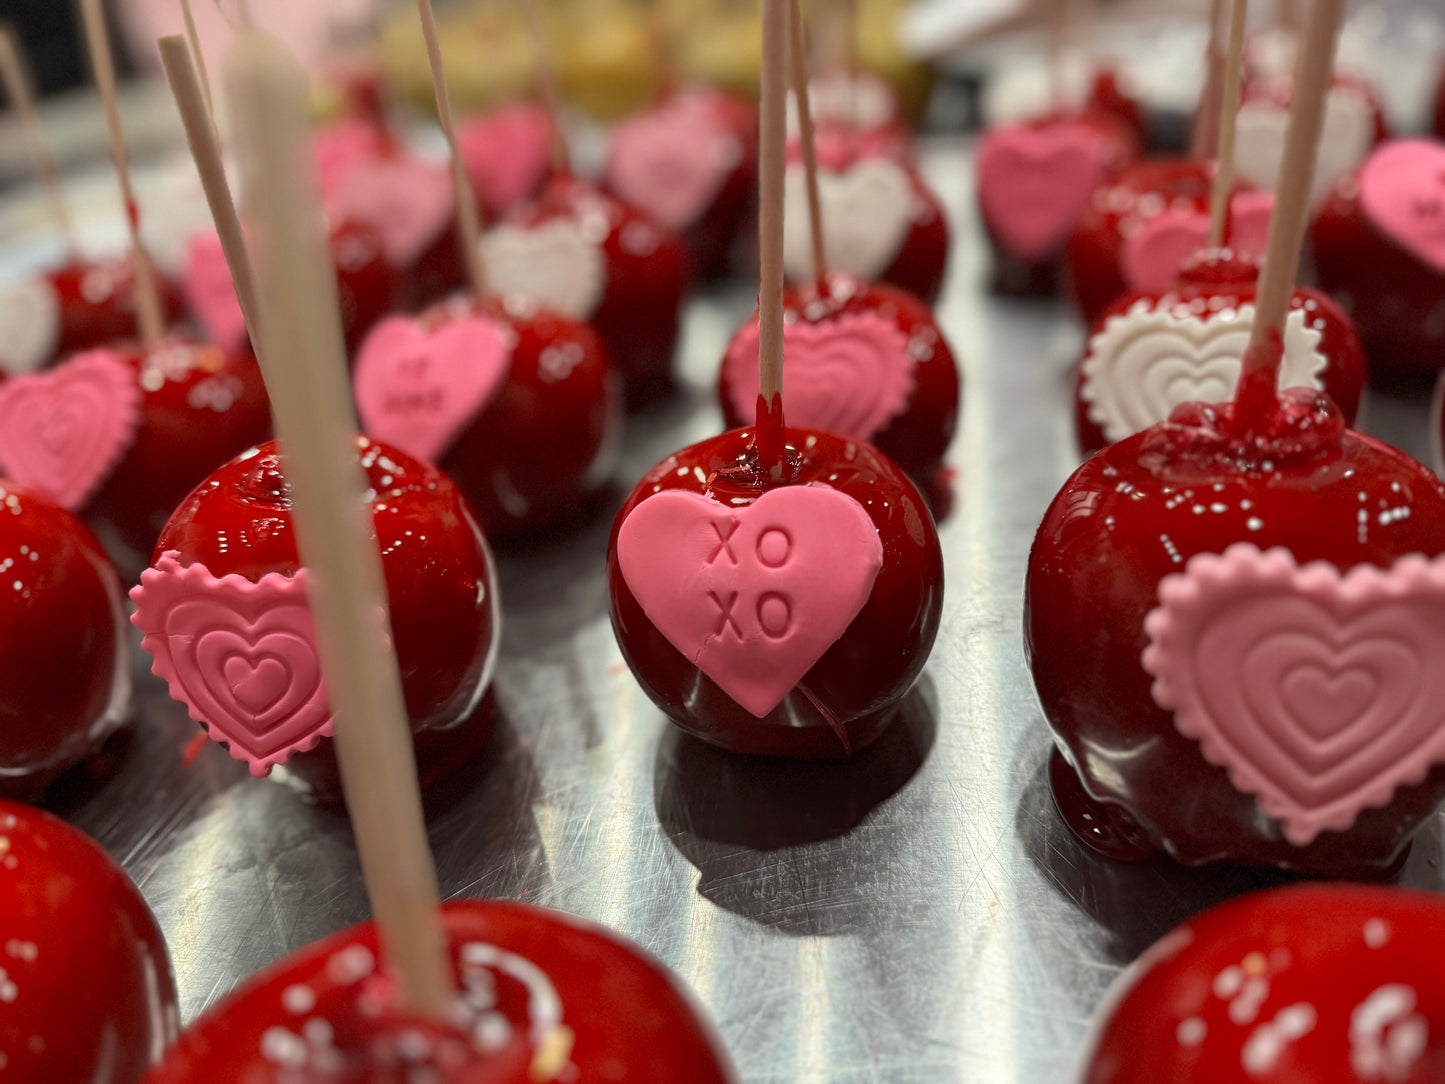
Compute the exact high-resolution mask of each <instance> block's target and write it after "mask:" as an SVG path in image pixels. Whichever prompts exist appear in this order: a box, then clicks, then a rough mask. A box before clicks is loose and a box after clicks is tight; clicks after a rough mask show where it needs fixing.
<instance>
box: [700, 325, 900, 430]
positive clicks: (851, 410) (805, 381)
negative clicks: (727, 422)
mask: <svg viewBox="0 0 1445 1084" xmlns="http://www.w3.org/2000/svg"><path fill="white" fill-rule="evenodd" d="M783 353H784V356H785V357H786V358H787V364H786V365H784V366H783V401H784V402H785V403H787V404H788V421H789V422H790V423H791V424H793V425H801V426H804V427H806V428H810V429H827V430H830V431H832V432H835V433H843V434H845V435H847V436H850V437H857V438H858V439H859V440H866V441H871V440H873V438H874V437H875V436H876V435H877V434H878V433H879V432H881V431H882V430H883V429H885V428H886V427H887V425H888V423H889V422H891V421H892V420H893V419H894V418H895V417H897V416H898V415H899V414H901V413H902V412H903V411H904V410H905V409H906V408H907V406H908V402H909V400H910V399H912V398H913V368H914V359H913V356H912V354H910V353H909V350H908V338H907V336H906V335H904V334H903V331H902V330H901V329H900V328H899V327H898V325H897V324H895V323H894V322H893V321H891V320H885V319H884V318H883V317H881V316H879V315H877V314H876V313H872V312H862V313H845V314H843V315H842V316H840V317H839V318H838V320H837V321H835V322H830V323H821V324H811V323H807V322H804V321H800V320H795V321H789V322H784V324H783ZM723 367H724V368H725V370H726V372H727V382H728V396H729V398H730V399H731V400H732V406H733V409H734V410H735V411H736V412H737V413H738V414H739V415H740V416H742V417H747V416H748V414H749V412H750V411H752V410H754V409H755V408H756V406H757V402H758V383H759V382H758V325H757V324H756V323H755V322H749V323H748V324H747V325H746V326H745V327H744V328H743V329H742V330H741V331H740V332H739V333H738V334H737V335H735V336H734V337H733V341H732V344H731V345H730V346H729V347H728V352H727V354H726V355H725V356H724V358H723Z"/></svg>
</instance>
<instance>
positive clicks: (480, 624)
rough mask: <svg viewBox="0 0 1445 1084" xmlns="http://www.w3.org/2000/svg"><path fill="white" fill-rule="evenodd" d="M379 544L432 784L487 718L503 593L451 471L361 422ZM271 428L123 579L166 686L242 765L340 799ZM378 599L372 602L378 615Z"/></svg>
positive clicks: (360, 448) (425, 777)
mask: <svg viewBox="0 0 1445 1084" xmlns="http://www.w3.org/2000/svg"><path fill="white" fill-rule="evenodd" d="M357 456H358V459H359V461H360V464H361V467H362V469H363V470H364V471H365V473H366V477H367V484H368V490H369V497H368V501H369V508H370V512H371V522H372V525H373V529H374V530H375V532H376V540H377V545H378V547H379V548H380V550H381V555H382V558H381V559H382V571H383V573H384V575H385V577H386V588H387V595H388V601H389V616H390V625H389V633H390V637H391V642H392V645H393V647H394V649H395V651H396V654H397V660H398V663H399V665H400V669H401V680H402V692H403V694H404V696H405V698H406V710H407V718H408V721H409V722H410V725H411V730H412V738H413V743H414V746H415V750H416V757H417V767H418V771H419V773H420V776H421V780H422V784H423V785H424V786H425V785H428V784H430V783H432V782H434V781H436V780H438V779H440V778H441V777H443V776H444V775H446V774H448V773H449V772H451V771H452V770H454V769H455V768H457V767H458V766H459V765H460V764H462V763H463V762H464V761H466V760H467V759H468V758H469V757H470V756H471V755H472V754H473V753H475V752H476V751H477V750H478V749H479V748H480V747H481V745H482V744H483V743H484V742H485V740H486V738H487V735H488V734H489V733H490V731H491V726H492V715H491V711H490V702H489V701H488V700H486V699H484V698H485V697H486V694H487V692H488V687H489V683H490V680H491V674H492V670H493V668H494V666H495V663H496V654H497V645H498V639H499V636H500V629H499V627H498V626H499V621H500V613H501V611H500V606H499V602H498V598H497V592H496V586H495V585H496V575H495V571H494V569H493V567H492V561H491V555H490V553H489V552H488V549H487V545H486V542H485V540H484V539H483V537H482V534H481V531H480V530H479V529H478V527H477V525H476V522H475V521H474V520H473V518H472V514H471V512H470V510H469V509H468V508H467V506H466V502H465V501H464V500H463V499H462V496H461V493H460V492H459V491H458V490H457V488H456V486H454V485H453V484H452V483H451V482H450V481H448V479H447V478H446V476H445V475H443V474H442V473H441V472H440V471H439V470H437V469H436V468H435V467H432V466H430V465H428V464H426V463H422V462H420V461H418V460H416V459H413V458H412V457H411V456H408V455H406V454H404V453H402V452H400V451H397V450H396V449H394V448H390V447H387V446H386V445H383V444H379V443H377V442H375V441H373V440H370V439H368V438H366V437H358V438H357ZM283 467H284V460H283V458H282V457H281V456H280V455H279V454H278V452H277V446H276V444H275V443H274V442H272V443H268V444H264V445H261V446H260V447H258V448H253V449H251V450H250V451H248V452H246V453H245V454H243V455H242V456H240V457H238V458H237V459H234V460H232V461H231V462H230V463H227V464H225V465H224V466H222V467H220V468H219V469H218V470H216V471H215V473H213V474H212V475H211V477H210V478H208V479H207V480H206V481H204V482H202V483H201V485H199V486H198V487H197V488H196V489H195V490H194V491H193V492H192V493H191V495H190V496H189V497H187V498H186V500H185V501H184V502H183V503H182V504H181V506H180V507H179V508H178V509H176V511H175V514H174V515H173V516H172V517H171V520H170V522H169V523H168V524H167V525H166V528H165V530H164V531H163V532H162V533H161V536H160V538H159V540H158V541H157V542H156V550H155V557H154V560H153V562H152V566H151V568H149V569H147V570H146V571H145V572H144V573H143V574H142V575H141V582H140V585H139V586H138V587H136V588H135V589H134V590H133V591H132V592H131V598H132V600H133V601H134V602H135V604H136V610H135V614H134V615H133V616H132V618H131V620H132V621H133V622H134V623H135V624H136V625H137V626H138V627H139V628H140V629H141V631H142V632H143V633H144V634H145V636H144V639H143V640H142V641H141V646H142V647H143V648H145V650H147V651H149V652H150V654H151V656H152V666H151V668H152V670H153V671H154V672H155V674H156V675H157V676H158V677H160V678H161V679H163V680H164V681H166V682H167V684H168V686H169V688H170V693H171V696H172V697H173V698H175V699H176V700H178V701H180V702H181V703H183V704H185V705H186V707H187V709H188V710H189V712H190V715H191V718H193V719H195V720H196V721H197V722H198V723H200V724H201V725H202V726H203V727H204V728H205V729H206V730H207V732H208V733H209V734H210V736H211V737H212V738H213V739H214V740H216V741H218V742H221V743H222V744H224V745H226V746H227V747H228V749H229V751H230V754H231V755H232V756H233V757H235V758H236V759H238V760H242V761H244V762H246V764H247V765H248V767H249V768H250V770H251V773H252V774H253V775H256V776H260V775H265V774H267V773H269V772H270V771H271V770H272V769H273V768H276V767H277V766H284V770H283V772H282V775H283V778H285V779H286V780H287V781H289V782H293V783H295V784H296V785H298V786H299V787H301V788H303V789H305V790H307V791H308V792H309V793H311V794H312V795H314V796H315V797H316V798H317V799H318V800H320V801H325V802H331V801H334V800H338V799H339V795H340V791H339V773H338V770H337V765H336V759H335V751H334V750H333V749H332V747H331V742H330V741H329V740H327V739H328V738H329V736H330V734H331V732H332V715H331V708H330V705H329V703H328V701H327V698H326V689H325V685H324V682H323V681H322V676H321V666H320V660H319V657H318V651H317V641H316V629H315V626H314V624H313V622H312V618H311V611H310V607H309V604H308V602H307V590H308V584H309V574H308V573H309V570H307V569H305V568H303V567H301V566H300V564H299V559H298V556H297V550H296V538H295V534H294V530H293V527H292V523H291V496H290V490H289V487H288V486H287V484H286V480H285V477H284V474H283ZM379 618H380V615H378V619H379Z"/></svg>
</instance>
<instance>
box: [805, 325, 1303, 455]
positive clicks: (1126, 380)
mask: <svg viewBox="0 0 1445 1084" xmlns="http://www.w3.org/2000/svg"><path fill="white" fill-rule="evenodd" d="M1253 326H1254V306H1253V305H1241V306H1239V308H1238V309H1237V310H1227V311H1223V312H1217V313H1211V314H1209V316H1208V317H1206V318H1202V319H1201V318H1200V317H1198V316H1185V317H1179V316H1176V315H1175V314H1174V313H1172V312H1170V311H1168V310H1167V309H1166V310H1164V311H1155V309H1154V307H1153V303H1152V302H1150V301H1148V300H1140V301H1138V302H1136V303H1135V304H1134V305H1133V306H1132V307H1130V309H1129V310H1128V312H1125V313H1121V314H1117V315H1114V316H1111V317H1109V319H1108V320H1107V321H1105V323H1104V326H1103V328H1102V329H1100V331H1099V332H1098V334H1096V335H1094V336H1093V337H1092V338H1091V339H1090V340H1089V348H1088V353H1086V354H1085V355H1084V362H1083V379H1082V381H1081V383H1080V385H1079V396H1080V398H1082V399H1083V400H1084V402H1086V403H1088V413H1089V419H1090V420H1091V421H1092V422H1093V423H1094V424H1095V425H1097V426H1099V428H1100V429H1102V430H1103V432H1104V436H1105V437H1106V438H1107V439H1109V440H1111V441H1115V440H1123V439H1124V438H1125V437H1127V436H1129V435H1131V434H1133V433H1137V432H1139V431H1140V430H1141V429H1147V428H1148V427H1149V426H1151V425H1154V424H1155V423H1156V422H1162V421H1164V420H1165V419H1166V418H1168V417H1169V415H1170V414H1171V413H1172V412H1173V410H1174V408H1175V407H1177V406H1179V405H1180V404H1181V403H1189V402H1203V403H1220V402H1224V401H1226V400H1228V399H1231V398H1233V396H1234V389H1235V385H1236V384H1237V383H1238V382H1239V372H1240V367H1241V359H1242V358H1243V357H1244V348H1245V346H1246V345H1248V343H1249V334H1250V329H1251V328H1252V327H1253ZM1320 339H1321V333H1320V332H1319V331H1318V330H1316V329H1315V328H1312V327H1309V326H1307V324H1306V323H1305V313H1304V310H1302V309H1291V310H1290V313H1289V316H1288V318H1287V319H1286V321H1285V328H1284V357H1283V359H1282V360H1281V362H1280V369H1279V386H1280V387H1281V388H1294V387H1311V388H1322V387H1323V386H1324V383H1323V381H1322V379H1321V376H1322V374H1323V373H1324V371H1325V369H1326V368H1327V367H1328V365H1329V362H1328V360H1327V359H1326V358H1325V356H1324V354H1322V353H1321V352H1320V349H1319V346H1320ZM791 360H792V359H791V358H790V359H789V362H790V363H791Z"/></svg>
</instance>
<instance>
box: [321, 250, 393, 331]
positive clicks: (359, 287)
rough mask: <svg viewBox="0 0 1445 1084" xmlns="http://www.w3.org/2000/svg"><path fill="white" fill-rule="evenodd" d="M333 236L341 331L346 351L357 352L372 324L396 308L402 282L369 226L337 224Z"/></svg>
mask: <svg viewBox="0 0 1445 1084" xmlns="http://www.w3.org/2000/svg"><path fill="white" fill-rule="evenodd" d="M330 233H331V259H332V262H333V263H334V264H335V265H336V294H337V301H338V302H339V304H340V306H341V330H342V333H343V334H344V335H345V336H346V349H347V351H348V352H351V353H354V352H355V351H356V349H357V347H359V346H360V345H361V340H362V339H364V338H366V333H367V332H368V331H370V330H371V328H372V325H374V324H375V323H376V322H377V321H378V320H380V319H381V318H382V317H383V316H385V315H386V314H387V313H389V312H390V311H391V310H392V309H393V308H394V307H395V301H396V297H397V294H398V292H399V291H400V282H399V280H398V278H397V275H396V272H395V271H393V270H392V268H391V265H390V264H388V263H387V262H386V255H385V253H384V252H383V251H382V247H381V239H380V238H379V237H378V236H377V234H376V231H375V230H373V229H372V228H371V227H370V226H366V225H363V224H362V223H360V222H337V223H335V224H333V225H332V226H331V230H330Z"/></svg>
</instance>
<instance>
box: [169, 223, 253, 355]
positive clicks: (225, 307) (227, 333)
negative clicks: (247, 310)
mask: <svg viewBox="0 0 1445 1084" xmlns="http://www.w3.org/2000/svg"><path fill="white" fill-rule="evenodd" d="M181 290H182V292H183V293H184V294H185V296H186V307H187V308H189V309H190V310H191V314H192V315H193V316H195V318H196V320H197V321H198V322H199V323H200V325H201V328H202V330H203V331H205V333H206V337H207V338H208V339H210V340H211V342H213V343H216V344H217V345H218V346H222V347H225V348H226V349H227V350H238V349H240V348H241V347H243V346H244V345H245V344H246V318H245V317H244V316H243V315H242V314H241V303H240V302H239V301H237V300H236V285H235V283H234V282H233V281H232V280H231V268H230V266H229V265H228V264H227V263H226V254H225V252H223V251H222V249H221V238H220V237H219V236H218V235H217V234H216V232H215V231H214V230H208V231H206V232H205V233H198V234H196V236H194V237H192V238H191V240H190V243H189V244H187V245H186V267H185V273H184V276H183V277H182V279H181Z"/></svg>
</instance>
